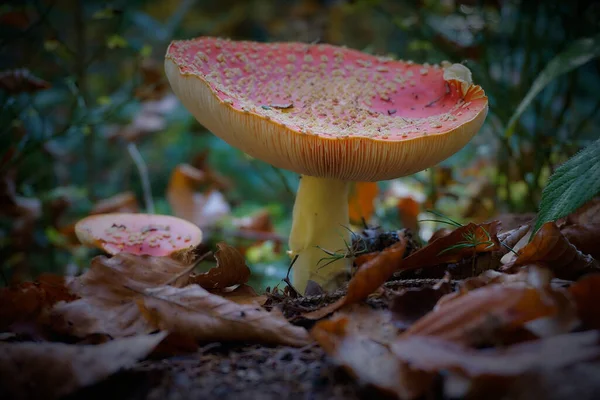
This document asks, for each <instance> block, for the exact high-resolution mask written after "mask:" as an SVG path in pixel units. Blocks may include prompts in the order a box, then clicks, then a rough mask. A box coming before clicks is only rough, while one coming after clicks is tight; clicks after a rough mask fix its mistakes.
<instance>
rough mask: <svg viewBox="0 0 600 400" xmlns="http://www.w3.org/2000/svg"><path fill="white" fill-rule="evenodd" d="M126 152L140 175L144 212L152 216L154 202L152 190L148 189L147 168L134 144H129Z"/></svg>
mask: <svg viewBox="0 0 600 400" xmlns="http://www.w3.org/2000/svg"><path fill="white" fill-rule="evenodd" d="M127 151H129V155H130V156H131V158H132V159H133V162H134V163H135V166H136V167H137V169H138V172H139V173H140V179H141V180H142V190H143V192H144V203H145V204H146V211H147V212H148V213H149V214H154V200H152V189H151V188H150V178H149V177H148V167H147V166H146V163H145V162H144V159H143V158H142V155H141V154H140V151H139V150H138V148H137V146H136V145H135V143H133V142H130V143H129V144H128V145H127Z"/></svg>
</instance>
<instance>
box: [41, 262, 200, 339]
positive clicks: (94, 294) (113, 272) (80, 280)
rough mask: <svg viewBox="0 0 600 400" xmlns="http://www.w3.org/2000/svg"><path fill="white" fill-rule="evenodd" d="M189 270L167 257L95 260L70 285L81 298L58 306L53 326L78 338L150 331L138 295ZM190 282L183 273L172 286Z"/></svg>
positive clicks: (53, 316)
mask: <svg viewBox="0 0 600 400" xmlns="http://www.w3.org/2000/svg"><path fill="white" fill-rule="evenodd" d="M187 270H189V266H186V265H183V264H181V263H179V262H177V261H175V260H172V259H170V258H168V257H150V256H135V255H132V254H127V253H120V254H117V255H116V256H114V257H111V258H108V257H104V256H99V257H96V258H94V259H93V260H92V263H91V266H90V269H89V270H88V271H87V272H86V273H85V274H83V275H82V276H80V277H77V278H74V279H73V280H72V281H71V282H70V283H69V284H68V288H69V289H70V290H71V292H72V293H74V294H76V295H78V296H80V297H81V298H80V299H78V300H75V301H73V302H70V303H59V304H57V305H56V306H55V307H54V308H53V310H52V314H51V316H52V326H53V328H54V329H55V330H57V331H59V332H62V333H66V334H70V335H74V336H77V337H85V336H87V335H90V334H93V333H104V334H108V335H111V336H112V337H123V336H129V335H135V334H140V333H147V332H150V331H151V330H152V328H151V327H150V326H149V325H148V323H147V322H146V321H145V319H144V318H142V316H141V314H140V312H139V309H138V307H137V305H136V303H135V299H136V298H137V297H139V296H140V294H139V292H141V291H143V290H144V289H147V288H150V287H157V286H161V285H164V284H167V283H170V282H171V281H173V277H177V276H178V275H180V274H182V273H184V272H186V271H187ZM187 279H188V277H187V275H185V274H184V275H183V276H181V277H180V278H179V279H177V280H175V281H174V282H172V284H173V285H175V286H181V285H183V284H186V283H187Z"/></svg>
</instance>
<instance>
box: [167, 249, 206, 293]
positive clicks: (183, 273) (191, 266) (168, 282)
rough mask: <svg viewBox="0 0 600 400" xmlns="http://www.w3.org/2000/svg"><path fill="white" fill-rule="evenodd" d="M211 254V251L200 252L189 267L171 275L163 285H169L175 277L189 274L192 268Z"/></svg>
mask: <svg viewBox="0 0 600 400" xmlns="http://www.w3.org/2000/svg"><path fill="white" fill-rule="evenodd" d="M212 254H213V252H212V251H209V252H206V253H204V254H202V255H201V256H200V257H198V259H196V260H194V262H193V263H191V264H190V266H189V267H187V268H186V269H184V270H183V271H181V272H180V273H178V274H177V275H175V276H173V277H171V278H170V279H169V280H168V281H166V282H165V283H163V285H170V284H171V283H173V282H175V281H176V280H177V279H179V278H181V277H182V276H185V275H187V274H189V273H190V272H192V271H193V270H194V268H196V267H197V266H198V264H200V263H201V262H202V261H204V260H205V259H206V258H207V257H210V256H211V255H212Z"/></svg>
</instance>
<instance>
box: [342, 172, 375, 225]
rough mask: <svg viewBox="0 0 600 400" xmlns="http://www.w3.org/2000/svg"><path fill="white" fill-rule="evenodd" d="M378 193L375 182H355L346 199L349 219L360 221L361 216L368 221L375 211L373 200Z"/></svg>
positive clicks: (355, 221)
mask: <svg viewBox="0 0 600 400" xmlns="http://www.w3.org/2000/svg"><path fill="white" fill-rule="evenodd" d="M378 194H379V187H378V186H377V182H356V183H355V184H354V188H353V190H352V191H351V193H350V198H349V199H348V209H349V212H350V221H351V222H354V223H360V222H361V221H362V219H363V218H364V219H365V221H368V220H369V219H370V218H371V217H372V216H373V213H374V212H375V205H374V204H373V201H374V200H375V198H376V197H377V195H378Z"/></svg>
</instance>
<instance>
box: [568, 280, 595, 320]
mask: <svg viewBox="0 0 600 400" xmlns="http://www.w3.org/2000/svg"><path fill="white" fill-rule="evenodd" d="M569 293H570V294H571V296H573V299H574V301H575V304H576V305H577V314H578V315H579V319H580V320H581V322H582V323H583V325H584V326H585V327H586V328H588V329H600V307H599V305H600V274H591V275H588V276H585V277H583V278H581V279H580V280H578V281H577V282H575V283H574V284H573V285H571V286H570V287H569Z"/></svg>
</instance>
